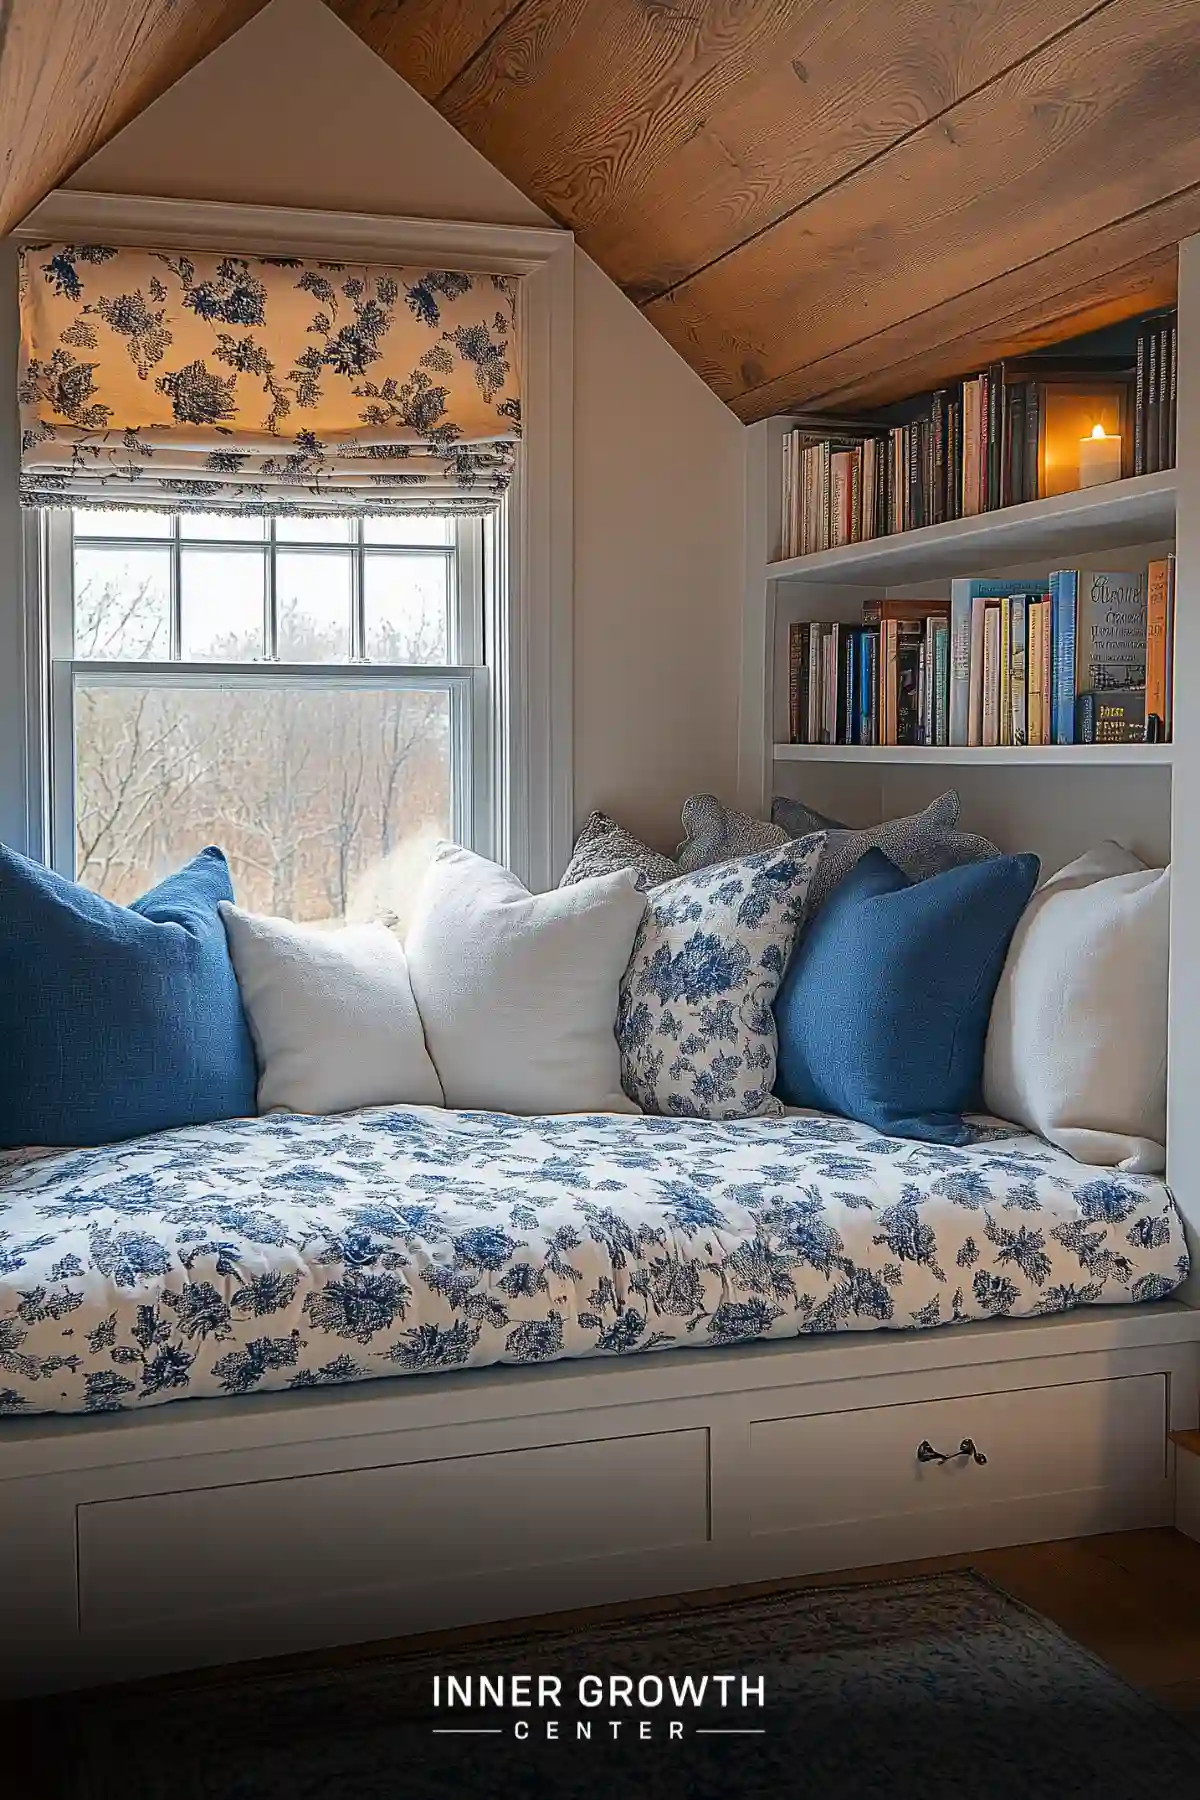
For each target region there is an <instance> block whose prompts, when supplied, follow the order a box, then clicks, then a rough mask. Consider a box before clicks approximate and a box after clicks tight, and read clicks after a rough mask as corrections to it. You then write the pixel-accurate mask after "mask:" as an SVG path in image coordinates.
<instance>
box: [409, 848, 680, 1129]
mask: <svg viewBox="0 0 1200 1800" xmlns="http://www.w3.org/2000/svg"><path fill="white" fill-rule="evenodd" d="M645 904H646V902H645V898H644V896H643V895H642V893H641V891H640V889H639V888H638V886H637V883H636V877H635V875H634V872H633V870H632V869H619V870H618V871H617V872H616V873H615V874H612V875H599V876H596V877H595V878H594V879H593V880H591V881H580V882H576V883H574V884H573V885H572V886H571V887H568V888H557V889H555V891H554V892H553V893H550V894H531V893H529V891H528V890H527V889H526V888H525V887H524V886H523V885H522V884H521V882H519V881H518V880H517V878H516V876H515V875H513V874H510V872H509V871H508V870H507V869H502V868H500V867H498V865H497V864H496V863H491V862H487V861H485V859H484V858H483V857H482V856H476V855H474V854H473V853H472V852H471V851H470V850H462V849H460V848H459V847H458V846H457V845H456V844H442V845H439V847H438V852H437V855H436V856H435V857H434V860H433V863H432V864H431V866H430V869H429V872H428V874H427V875H426V877H425V885H424V887H423V888H422V890H421V892H420V895H419V896H418V899H417V903H416V908H415V911H414V915H413V922H412V925H411V926H410V928H409V933H408V946H407V948H408V969H409V974H410V976H411V977H412V985H413V993H414V995H415V996H416V1001H417V1006H418V1008H419V1010H420V1014H421V1022H422V1024H423V1025H424V1027H425V1041H426V1043H427V1044H428V1045H429V1053H430V1055H431V1056H432V1058H433V1061H434V1064H435V1066H436V1068H437V1072H438V1075H439V1076H440V1078H441V1083H442V1088H443V1091H444V1093H445V1096H446V1105H447V1106H461V1107H476V1108H479V1109H481V1110H487V1111H493V1112H511V1113H573V1112H623V1113H631V1112H636V1111H637V1107H636V1106H633V1105H631V1104H630V1102H629V1101H628V1100H627V1099H626V1097H625V1095H624V1094H623V1093H622V1091H621V1059H620V1056H619V1054H618V1051H617V1041H616V1038H615V1037H614V1035H613V1024H614V1021H615V1019H616V1014H617V989H618V986H619V984H620V980H621V975H622V973H623V972H624V969H625V965H626V963H627V962H628V961H629V952H630V950H631V948H632V946H633V939H634V934H635V933H636V931H637V928H638V925H639V923H640V922H641V917H642V912H643V910H644V908H645Z"/></svg>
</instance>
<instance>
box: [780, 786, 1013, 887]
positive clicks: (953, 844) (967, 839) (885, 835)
mask: <svg viewBox="0 0 1200 1800" xmlns="http://www.w3.org/2000/svg"><path fill="white" fill-rule="evenodd" d="M960 804H961V803H960V801H959V798H958V795H957V794H956V793H955V792H954V790H953V788H951V789H950V791H949V792H948V793H945V794H942V795H941V796H940V798H939V799H937V800H933V801H931V802H930V804H929V805H928V806H927V807H926V808H925V811H924V812H919V813H913V814H912V815H911V816H910V817H908V818H904V819H885V820H884V822H883V823H882V824H881V825H869V826H868V827H867V828H866V829H865V830H864V831H854V830H852V829H851V828H850V827H849V826H846V825H840V824H839V823H838V821H837V820H836V819H828V818H826V816H825V814H824V813H819V812H816V811H814V810H813V808H812V807H810V806H805V805H803V803H802V802H801V801H799V800H788V799H785V798H783V797H782V796H780V795H776V797H775V800H774V802H773V804H772V806H771V817H772V819H773V820H774V821H775V823H776V824H777V825H781V826H782V827H783V828H784V830H785V831H786V832H787V833H788V836H789V837H794V838H800V837H808V836H809V835H810V833H812V832H814V831H824V832H826V833H827V836H826V843H825V853H824V855H823V856H822V858H821V862H820V866H819V867H818V869H817V872H816V875H815V876H814V877H813V882H812V885H811V887H810V888H809V890H808V914H807V916H808V917H809V918H810V919H811V918H812V916H813V914H814V913H816V912H818V911H819V910H820V909H821V907H822V906H824V904H825V902H826V900H828V898H829V896H830V894H832V892H833V890H834V888H835V887H836V886H837V884H838V882H839V881H841V880H842V879H843V877H844V876H846V875H848V874H849V873H850V871H851V869H852V868H853V867H854V865H855V863H856V862H857V861H858V859H859V857H860V856H864V855H865V854H866V852H867V851H868V850H871V849H878V850H882V851H883V853H884V855H885V856H888V857H890V858H891V860H892V861H893V862H894V863H895V864H896V865H897V867H898V868H901V869H903V870H904V873H905V874H906V875H907V876H908V878H909V880H910V881H924V880H925V879H926V877H927V876H930V875H940V874H941V873H942V872H943V870H945V869H957V868H958V867H959V866H960V865H961V864H963V863H973V862H986V861H987V859H988V857H989V856H999V854H1000V852H999V850H998V849H997V848H996V846H995V844H993V843H991V842H990V841H989V840H988V839H987V838H985V837H977V836H976V835H975V834H974V833H973V832H970V831H958V830H956V826H957V825H958V815H959V808H960Z"/></svg>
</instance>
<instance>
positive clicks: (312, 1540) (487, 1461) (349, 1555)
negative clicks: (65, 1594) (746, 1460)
mask: <svg viewBox="0 0 1200 1800" xmlns="http://www.w3.org/2000/svg"><path fill="white" fill-rule="evenodd" d="M78 1525H79V1608H80V1622H81V1624H82V1626H83V1628H84V1630H85V1631H87V1630H96V1631H104V1630H106V1629H111V1628H116V1627H121V1626H127V1625H131V1624H138V1623H142V1622H147V1623H148V1622H150V1621H152V1620H166V1619H187V1618H198V1617H200V1616H201V1615H203V1614H208V1613H219V1612H222V1611H228V1610H243V1609H245V1610H252V1609H253V1608H254V1607H255V1606H261V1605H269V1604H271V1603H277V1602H278V1601H279V1600H280V1599H281V1597H282V1596H284V1595H286V1594H288V1593H289V1592H291V1593H300V1594H303V1596H304V1597H305V1598H306V1599H311V1600H317V1599H320V1598H321V1597H322V1596H332V1595H340V1594H352V1593H354V1592H356V1591H362V1590H363V1589H368V1588H370V1589H382V1588H386V1587H389V1586H391V1587H402V1586H404V1585H405V1584H406V1583H411V1584H414V1585H417V1584H420V1583H429V1582H436V1581H437V1580H439V1578H441V1577H450V1576H454V1577H462V1576H469V1575H471V1574H472V1573H474V1572H476V1571H479V1572H480V1573H488V1572H490V1571H495V1570H501V1569H520V1568H533V1567H535V1566H539V1565H545V1564H555V1563H565V1562H572V1561H576V1560H578V1559H582V1558H587V1557H593V1556H605V1555H613V1554H620V1553H625V1552H628V1551H631V1550H656V1549H661V1548H664V1547H666V1546H668V1545H681V1544H698V1543H703V1542H705V1541H706V1540H707V1537H708V1433H707V1431H706V1430H694V1431H671V1432H660V1433H656V1434H653V1435H649V1436H645V1437H629V1438H613V1439H601V1440H597V1441H593V1442H588V1443H580V1444H556V1445H552V1446H550V1447H548V1448H544V1449H535V1450H513V1451H506V1452H504V1453H502V1454H484V1455H480V1456H461V1457H453V1458H448V1459H445V1460H443V1461H438V1462H424V1463H405V1464H393V1465H390V1466H387V1467H384V1468H373V1469H355V1470H349V1471H346V1472H345V1473H339V1474H332V1475H304V1476H296V1477H293V1478H289V1479H281V1480H271V1481H259V1482H248V1483H245V1484H242V1485H239V1486H236V1487H218V1488H204V1489H196V1490H189V1491H188V1492H185V1493H174V1494H153V1495H148V1496H144V1497H139V1498H136V1499H127V1500H104V1501H96V1502H93V1503H91V1504H88V1505H84V1506H81V1507H80V1508H79V1512H78Z"/></svg>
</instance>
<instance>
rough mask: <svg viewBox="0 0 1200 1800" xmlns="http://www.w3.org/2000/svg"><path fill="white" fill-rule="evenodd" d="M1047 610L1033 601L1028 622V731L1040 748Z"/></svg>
mask: <svg viewBox="0 0 1200 1800" xmlns="http://www.w3.org/2000/svg"><path fill="white" fill-rule="evenodd" d="M1045 610H1046V609H1045V607H1044V606H1043V605H1042V603H1041V601H1040V600H1034V601H1032V602H1031V603H1030V607H1029V613H1028V618H1027V623H1026V635H1027V639H1028V645H1027V659H1026V670H1027V689H1026V732H1027V737H1028V741H1029V743H1030V744H1031V745H1034V746H1035V747H1037V748H1039V749H1040V747H1041V744H1042V633H1043V631H1044V630H1045V624H1044V618H1045Z"/></svg>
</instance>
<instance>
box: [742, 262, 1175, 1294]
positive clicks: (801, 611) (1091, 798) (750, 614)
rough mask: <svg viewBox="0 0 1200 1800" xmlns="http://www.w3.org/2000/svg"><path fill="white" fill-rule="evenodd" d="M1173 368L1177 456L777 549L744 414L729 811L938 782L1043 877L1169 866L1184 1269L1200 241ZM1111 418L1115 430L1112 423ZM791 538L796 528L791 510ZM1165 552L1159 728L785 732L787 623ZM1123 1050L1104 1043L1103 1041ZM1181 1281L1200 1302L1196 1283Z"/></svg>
mask: <svg viewBox="0 0 1200 1800" xmlns="http://www.w3.org/2000/svg"><path fill="white" fill-rule="evenodd" d="M1172 324H1173V328H1174V331H1175V337H1174V338H1173V340H1172V367H1171V376H1172V380H1173V381H1174V382H1175V384H1176V394H1177V400H1176V418H1177V429H1176V431H1175V433H1174V435H1173V437H1171V438H1170V439H1169V450H1170V452H1171V453H1172V454H1173V456H1174V465H1175V466H1174V467H1161V466H1160V467H1158V468H1156V469H1153V470H1152V471H1151V472H1149V473H1143V474H1136V473H1133V472H1131V470H1130V468H1129V458H1128V457H1127V456H1126V457H1124V458H1123V464H1122V466H1123V467H1124V468H1126V471H1127V472H1125V473H1124V474H1123V475H1122V476H1121V477H1120V478H1114V479H1112V480H1109V481H1106V482H1103V483H1098V484H1096V485H1092V486H1086V487H1078V488H1075V489H1074V491H1065V492H1056V493H1047V494H1045V495H1044V497H1042V498H1039V499H1036V500H1029V499H1024V500H1022V499H1019V498H1017V497H1016V496H1015V495H1014V494H1013V493H1012V492H1011V491H1010V492H1009V494H1008V496H1007V498H1008V500H1009V503H1008V504H1002V505H1000V506H999V507H996V508H993V509H991V510H979V511H976V512H973V513H971V514H970V515H968V516H961V517H946V518H941V519H938V520H936V521H934V522H929V523H925V524H917V525H916V526H914V527H910V528H909V529H906V530H900V531H896V530H892V531H889V532H887V533H886V534H878V535H874V536H869V535H865V534H860V535H859V536H858V537H857V538H855V539H854V540H853V541H850V542H846V543H841V544H836V545H831V546H830V547H828V548H822V549H818V550H814V551H810V552H809V554H807V555H801V556H785V555H784V548H785V544H786V543H787V541H788V540H787V537H786V536H785V519H784V515H783V499H784V492H785V468H784V454H785V452H784V443H785V439H789V438H790V439H791V440H792V449H791V450H790V451H789V452H788V454H789V455H792V456H794V453H795V442H796V440H795V436H794V434H795V433H796V432H798V431H803V432H812V431H813V429H814V422H813V421H812V420H811V418H808V417H804V416H795V417H788V418H783V419H770V420H766V421H764V422H763V423H762V424H760V425H756V426H753V427H751V430H750V433H749V459H748V477H747V504H748V515H747V536H746V554H747V583H746V602H745V612H744V619H743V657H742V690H741V710H740V725H739V804H740V805H742V806H743V807H744V808H745V809H746V810H747V811H751V812H754V813H756V814H758V815H759V816H769V811H770V806H771V801H772V797H773V796H774V795H776V794H778V795H784V796H787V797H789V798H792V799H797V800H803V801H804V802H806V803H807V804H808V805H810V806H812V807H814V808H815V809H816V810H818V811H819V812H821V813H824V814H826V815H827V816H829V817H832V818H835V819H838V820H842V821H845V822H846V823H848V824H851V825H867V824H871V823H874V822H876V821H878V820H880V819H883V818H890V817H896V816H898V815H899V814H902V813H911V812H913V811H916V810H919V809H920V808H921V807H923V806H926V805H928V804H929V803H930V801H932V800H933V799H935V798H936V797H937V796H938V795H940V794H943V793H944V792H945V791H946V790H947V789H948V788H954V789H955V790H956V791H957V793H958V795H959V798H960V801H961V822H962V825H963V828H964V829H967V830H971V831H978V832H982V833H984V834H985V835H986V836H988V837H990V838H991V839H992V840H993V841H994V842H995V843H997V844H998V845H999V846H1000V848H1001V849H1002V850H1006V851H1025V850H1031V851H1033V852H1034V853H1035V854H1037V855H1038V856H1039V857H1040V858H1041V860H1042V866H1043V873H1044V874H1049V873H1051V872H1052V871H1053V870H1055V869H1057V868H1060V867H1062V866H1063V865H1064V864H1065V863H1067V862H1069V861H1071V860H1072V859H1073V858H1075V857H1076V856H1078V855H1080V854H1082V853H1083V852H1084V851H1086V850H1088V849H1090V848H1092V847H1093V846H1094V845H1095V844H1097V843H1098V842H1100V841H1102V840H1104V839H1106V838H1116V839H1118V840H1119V841H1121V842H1122V843H1124V844H1126V845H1127V846H1128V847H1129V848H1130V849H1132V850H1133V851H1134V852H1135V853H1136V854H1138V855H1139V856H1141V857H1142V859H1143V860H1144V861H1145V862H1147V863H1148V864H1151V865H1154V866H1158V865H1160V864H1163V863H1167V862H1170V864H1171V867H1172V939H1171V942H1172V950H1171V955H1172V977H1171V1018H1170V1037H1169V1070H1170V1080H1169V1088H1170V1106H1169V1122H1168V1132H1169V1146H1168V1153H1169V1164H1168V1176H1169V1178H1170V1180H1171V1182H1172V1185H1173V1187H1174V1189H1175V1192H1176V1196H1177V1198H1178V1200H1179V1202H1180V1204H1181V1207H1182V1209H1183V1211H1184V1214H1185V1217H1187V1218H1188V1219H1189V1220H1190V1221H1191V1222H1192V1224H1193V1226H1194V1237H1195V1242H1194V1262H1195V1264H1196V1266H1197V1268H1198V1269H1200V1108H1198V1107H1196V1105H1195V1098H1194V1097H1195V1092H1196V1091H1197V1088H1198V1087H1200V953H1198V951H1197V948H1196V941H1195V940H1196V929H1197V928H1196V925H1195V921H1196V920H1197V919H1200V585H1198V571H1200V238H1194V239H1191V240H1189V242H1188V243H1187V244H1185V245H1183V246H1181V253H1180V277H1179V297H1178V307H1177V312H1176V314H1175V317H1174V319H1173V320H1172ZM1121 423H1122V430H1123V431H1124V429H1125V427H1126V426H1127V424H1128V417H1127V415H1123V416H1122V420H1121ZM791 532H792V535H793V537H794V532H795V521H794V520H793V521H792V523H791ZM1172 556H1173V557H1174V564H1173V575H1174V584H1175V585H1174V645H1173V652H1174V654H1173V718H1172V721H1171V732H1170V738H1169V741H1165V742H1161V741H1159V742H1155V741H1151V742H1120V743H1069V744H1068V743H1054V742H1048V743H1046V744H1044V745H1030V744H1028V743H1008V744H995V745H977V744H970V743H969V744H954V743H937V742H930V743H901V744H894V743H849V744H846V743H830V742H792V741H791V738H792V731H791V724H792V719H791V717H790V713H791V710H792V708H791V706H790V704H789V702H790V701H793V700H794V694H793V693H792V692H791V691H790V683H789V648H790V647H791V645H792V644H794V641H795V640H794V639H792V636H791V634H792V628H793V627H794V626H797V625H800V626H802V625H803V624H805V622H809V623H810V624H811V622H816V621H840V622H841V624H842V625H843V626H845V627H846V628H847V629H850V630H853V629H854V628H855V627H861V626H862V624H863V621H864V610H863V609H864V606H868V607H869V606H871V604H872V603H874V602H881V601H887V600H895V601H945V602H949V600H950V595H951V583H952V582H953V581H955V580H956V579H959V578H985V577H986V578H989V579H993V580H996V581H1001V580H1005V579H1011V580H1012V581H1014V582H1023V581H1027V582H1028V583H1029V584H1030V587H1031V589H1032V588H1035V587H1039V586H1040V585H1041V584H1043V583H1047V582H1048V579H1049V576H1050V574H1051V573H1052V572H1054V571H1058V570H1077V571H1080V572H1082V574H1084V575H1086V574H1088V573H1094V572H1109V571H1135V570H1146V569H1148V567H1149V565H1150V564H1152V563H1153V562H1155V561H1156V560H1162V559H1168V558H1171V557H1172ZM1117 1053H1119V1050H1118V1047H1117V1046H1114V1054H1117ZM1188 1291H1189V1294H1190V1295H1191V1297H1192V1298H1193V1300H1194V1302H1195V1303H1197V1304H1200V1278H1198V1277H1193V1278H1192V1284H1191V1287H1190V1288H1189V1290H1188Z"/></svg>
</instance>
